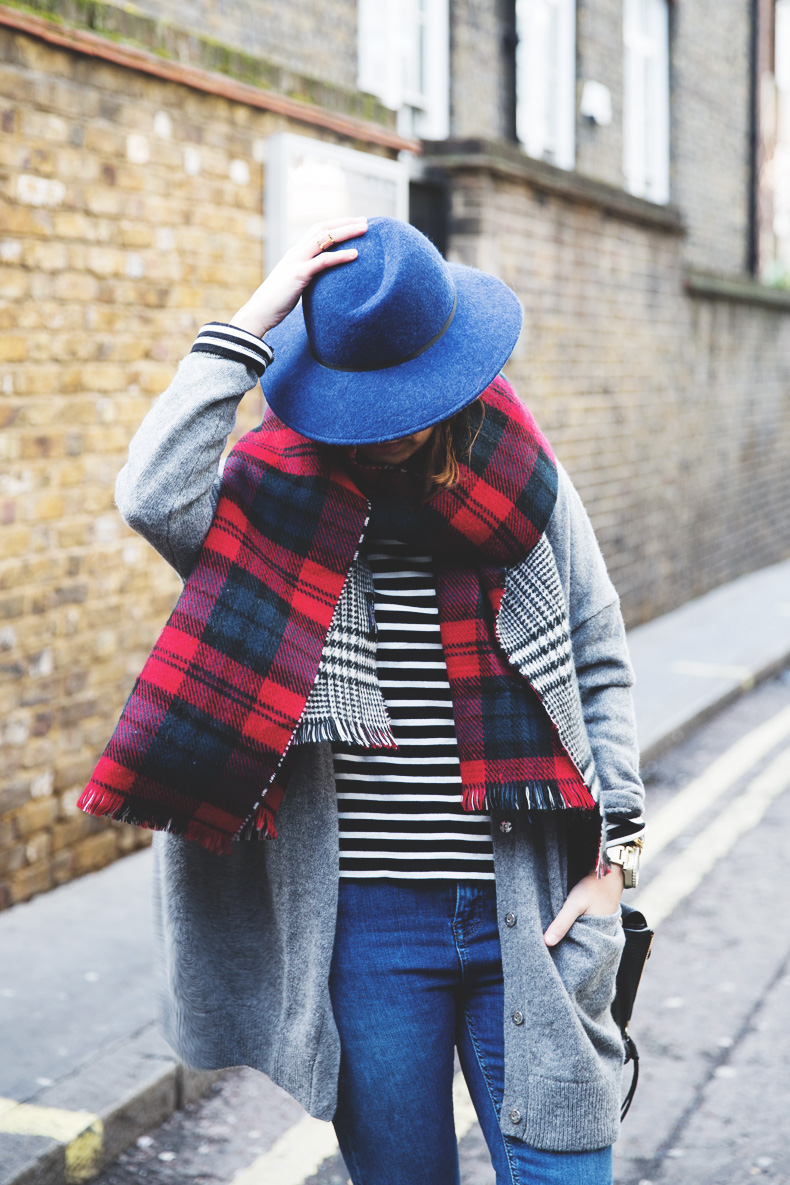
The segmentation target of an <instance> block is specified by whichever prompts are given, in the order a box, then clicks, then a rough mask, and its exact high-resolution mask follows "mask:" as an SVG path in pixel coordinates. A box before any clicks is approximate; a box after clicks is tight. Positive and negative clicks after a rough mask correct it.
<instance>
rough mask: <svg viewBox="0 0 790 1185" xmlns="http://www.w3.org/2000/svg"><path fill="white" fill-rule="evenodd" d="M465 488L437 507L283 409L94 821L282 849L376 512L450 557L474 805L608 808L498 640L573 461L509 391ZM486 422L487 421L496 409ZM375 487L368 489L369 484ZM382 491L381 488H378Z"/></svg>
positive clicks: (494, 408)
mask: <svg viewBox="0 0 790 1185" xmlns="http://www.w3.org/2000/svg"><path fill="white" fill-rule="evenodd" d="M481 398H482V402H483V403H484V405H485V415H484V416H483V420H482V425H481V426H480V431H479V433H478V435H477V438H476V440H475V445H474V448H473V450H472V453H471V456H470V458H469V460H468V463H466V464H462V465H461V474H460V478H459V481H458V483H457V484H456V485H455V486H453V487H452V489H449V490H443V491H441V492H439V493H438V494H437V495H435V496H434V497H433V498H432V499H431V500H430V501H429V502H427V503H424V504H423V503H422V502H421V500H420V498H419V496H418V495H417V494H416V487H414V485H413V484H412V483H413V482H414V480H415V475H413V474H410V473H408V472H407V471H397V472H395V473H393V471H392V470H382V469H381V468H380V467H379V468H377V467H368V466H360V465H357V464H356V463H355V461H354V459H353V457H352V459H351V460H349V458H348V456H347V455H346V454H344V453H343V452H341V451H340V450H333V449H328V448H326V447H325V446H320V445H316V444H315V443H313V442H312V441H310V440H307V439H306V438H305V437H302V436H300V435H298V434H297V433H296V432H293V431H291V429H289V428H286V427H285V426H284V425H283V424H282V423H281V422H280V421H279V420H278V419H277V418H276V417H275V416H274V415H273V414H272V413H271V412H267V414H266V416H265V418H264V421H263V423H262V425H261V427H260V428H259V429H257V430H256V431H254V432H250V433H248V434H247V435H246V436H245V437H243V439H242V440H241V441H239V443H238V444H237V445H236V447H235V448H234V449H233V450H232V452H231V454H230V457H229V458H228V462H227V464H226V466H225V471H224V474H223V480H222V488H221V491H220V499H219V504H218V507H217V512H216V515H215V517H214V521H213V523H212V526H211V529H210V530H209V533H208V535H207V537H206V540H205V543H204V544H203V548H202V550H201V553H200V557H199V559H198V562H197V564H196V566H195V569H194V571H193V572H192V574H191V575H190V577H189V579H188V580H187V582H186V585H185V587H184V591H183V593H182V594H181V597H180V598H179V600H178V603H177V605H176V607H175V609H174V611H173V614H172V616H171V617H170V620H169V621H168V623H167V625H166V626H165V628H164V630H163V631H162V634H161V636H160V638H159V640H158V641H157V643H156V645H155V646H154V649H153V651H152V652H151V655H150V657H149V659H148V661H147V662H146V665H145V667H144V668H143V671H142V673H141V675H140V677H139V679H138V680H137V682H136V683H135V686H134V688H133V690H132V694H131V696H130V697H129V700H128V702H127V704H126V706H125V708H124V711H123V714H122V716H121V719H120V721H119V723H118V726H117V728H116V730H115V732H114V734H113V736H112V738H111V739H110V742H109V744H108V746H107V748H106V750H105V752H104V754H103V756H102V757H101V759H100V761H99V763H98V765H97V767H96V769H95V771H94V773H93V777H92V778H91V781H90V782H89V784H88V786H87V787H86V789H85V791H84V792H83V794H82V797H81V798H80V800H79V806H80V807H81V808H82V809H83V810H85V811H88V812H89V813H91V814H95V815H110V816H111V817H113V818H115V819H123V820H125V821H127V822H130V823H136V824H138V825H142V826H145V827H151V828H154V829H155V830H169V831H173V832H175V833H177V834H181V835H184V836H186V837H187V838H188V839H193V840H196V841H198V842H199V843H201V844H203V845H204V846H205V847H206V848H209V849H210V850H213V851H221V852H226V851H228V850H229V845H230V841H231V840H232V839H233V838H234V837H237V836H238V835H239V834H240V833H241V832H242V831H244V830H245V827H247V829H248V832H249V827H250V824H253V825H254V826H255V827H257V828H258V829H259V830H260V831H261V832H262V833H263V834H267V835H276V831H275V829H274V815H275V813H276V810H277V808H278V806H279V804H280V801H281V797H282V790H281V788H280V787H279V786H278V785H277V782H276V781H275V778H276V775H277V773H278V770H279V769H280V766H281V763H282V761H283V757H284V755H285V753H286V751H287V750H288V747H289V745H290V743H291V740H292V738H293V736H294V733H295V732H296V730H297V726H298V724H299V720H300V718H301V716H302V713H303V711H304V708H305V704H306V703H307V699H308V697H309V695H310V691H311V689H312V687H313V684H314V682H315V678H316V675H317V673H318V668H319V664H320V662H321V656H322V653H323V650H324V645H325V642H326V637H327V633H328V631H329V627H330V624H331V622H332V617H333V614H334V611H335V608H336V606H337V603H338V600H339V598H340V594H341V591H342V589H343V585H344V583H345V580H346V576H347V574H348V571H349V568H350V566H351V564H352V561H353V559H354V556H355V554H356V552H357V549H358V547H359V543H360V541H361V539H362V537H363V534H364V531H365V529H366V523H367V520H368V516H369V512H371V504H370V503H369V502H368V497H370V498H371V501H372V513H373V514H374V515H375V516H376V517H377V519H378V520H379V523H381V522H386V523H387V526H388V529H390V528H391V529H395V530H396V532H397V537H399V538H407V539H413V540H415V541H419V542H420V544H421V545H424V546H427V547H429V548H430V550H431V552H432V553H433V554H434V556H435V560H436V567H437V584H438V592H439V610H440V621H441V631H442V640H443V643H444V650H445V656H446V660H447V669H448V675H449V680H450V686H451V692H452V698H453V707H454V714H455V721H456V730H457V734H458V746H459V751H460V755H461V774H462V780H463V785H464V806H465V808H466V809H469V810H471V809H476V808H480V807H482V806H484V805H486V806H488V807H491V806H517V805H519V794H522V793H523V791H524V787H525V785H529V787H530V794H529V796H528V797H527V799H526V801H528V802H531V803H532V805H533V807H534V805H535V803H536V802H538V803H540V804H541V805H542V806H545V807H577V808H583V809H585V810H590V809H594V808H595V803H594V801H593V799H592V797H591V795H590V794H589V791H588V790H587V789H586V787H585V785H584V782H583V780H582V778H581V775H580V774H579V772H578V771H577V769H576V767H575V766H574V764H573V762H572V761H571V759H570V757H569V756H568V754H567V753H566V752H565V750H564V749H563V747H562V745H561V744H560V741H559V738H558V736H557V733H556V729H555V728H554V727H553V725H552V724H551V722H550V721H549V719H548V716H547V715H546V713H545V712H544V711H543V710H542V708H541V707H540V704H539V701H538V700H537V697H536V696H535V693H534V692H533V691H532V689H531V688H530V686H529V684H528V683H527V682H526V681H525V680H524V679H523V678H522V677H521V676H520V675H518V674H517V673H516V672H515V670H514V669H513V668H512V667H511V666H510V665H509V663H508V660H507V658H506V656H505V655H504V653H503V651H502V649H501V647H500V646H499V644H498V642H497V640H496V635H495V620H496V614H497V612H498V610H499V605H500V602H501V599H502V594H503V590H504V579H505V571H506V568H507V567H509V566H511V565H513V564H516V563H518V562H520V561H522V560H523V559H525V558H526V556H527V555H528V554H529V552H530V551H531V550H532V548H533V547H534V546H535V544H536V543H537V542H538V540H539V539H540V537H541V535H542V533H543V531H544V530H545V528H546V525H547V523H548V521H549V518H550V517H551V513H552V510H553V508H554V502H555V500H556V490H557V477H556V466H555V464H554V460H553V457H552V454H551V451H550V449H549V446H548V444H547V442H546V441H545V440H544V438H543V437H542V435H541V433H540V431H539V430H538V428H537V425H536V424H535V422H534V421H533V419H532V417H531V416H530V415H529V413H528V412H527V411H526V410H525V408H524V407H523V405H522V404H521V402H520V401H519V400H518V398H517V397H516V396H515V394H514V393H513V391H512V389H511V388H510V387H509V385H508V384H507V383H506V382H505V381H504V380H503V379H502V378H499V379H497V380H495V381H494V382H493V383H492V384H491V386H490V387H489V388H488V389H487V390H486V391H485V392H484V394H483V396H482V397H481ZM478 414H479V412H478ZM360 487H361V488H360ZM363 491H364V492H363Z"/></svg>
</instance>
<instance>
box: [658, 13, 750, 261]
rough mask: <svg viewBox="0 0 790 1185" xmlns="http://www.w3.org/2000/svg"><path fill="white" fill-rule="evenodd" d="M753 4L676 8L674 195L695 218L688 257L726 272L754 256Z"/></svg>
mask: <svg viewBox="0 0 790 1185" xmlns="http://www.w3.org/2000/svg"><path fill="white" fill-rule="evenodd" d="M750 7H751V5H750V4H749V3H748V0H695V2H694V3H685V2H682V3H679V4H673V5H672V40H671V51H670V52H671V88H672V116H671V134H672V148H671V157H672V173H671V188H672V199H673V201H674V202H676V203H677V205H678V206H680V208H681V209H682V211H683V213H684V215H685V217H686V219H687V222H688V228H689V233H688V240H687V243H686V248H685V255H686V259H687V260H688V261H689V262H690V263H692V264H693V265H694V266H696V267H701V268H707V269H710V270H713V271H721V272H736V273H737V272H743V271H745V270H746V267H747V259H748V219H749V214H748V210H749V153H750V148H749V53H750V36H751V34H750V28H749V12H750Z"/></svg>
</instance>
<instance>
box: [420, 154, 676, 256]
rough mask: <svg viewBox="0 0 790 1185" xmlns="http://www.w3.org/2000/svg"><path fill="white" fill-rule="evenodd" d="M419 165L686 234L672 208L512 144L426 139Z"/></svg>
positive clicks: (659, 228) (653, 227)
mask: <svg viewBox="0 0 790 1185" xmlns="http://www.w3.org/2000/svg"><path fill="white" fill-rule="evenodd" d="M422 164H423V165H424V166H425V168H426V169H429V170H438V171H439V172H441V171H445V172H448V173H458V172H462V171H472V172H488V173H491V174H493V175H494V176H497V177H502V178H504V179H506V180H509V181H521V182H523V183H524V184H527V185H530V186H531V187H532V188H533V189H536V190H539V191H540V192H542V193H550V194H552V195H554V196H555V197H561V198H565V199H567V200H568V201H572V202H575V203H576V204H577V205H584V206H594V207H596V208H597V209H599V210H602V211H603V212H604V213H605V214H611V215H613V216H614V217H616V218H622V219H624V220H625V221H627V222H636V223H638V224H639V225H640V226H646V227H649V228H651V229H655V230H663V231H667V232H669V233H671V234H678V235H680V234H683V233H684V232H685V224H684V222H683V218H682V216H681V214H680V211H679V210H678V209H677V207H675V206H659V205H656V203H655V202H648V201H646V200H645V199H644V198H639V197H634V196H633V194H630V193H627V192H626V191H625V190H624V189H618V188H616V187H615V186H614V185H607V184H606V183H605V182H603V181H596V180H594V179H593V178H592V177H585V176H584V175H583V174H582V173H576V172H574V171H573V170H572V169H571V170H568V169H560V168H557V166H556V165H550V164H548V163H547V162H546V161H542V160H535V159H534V158H533V157H531V156H527V154H526V153H525V152H524V151H523V150H522V149H521V148H519V147H518V146H517V145H515V144H506V143H503V142H499V141H494V140H434V141H426V142H425V143H424V144H423V157H422Z"/></svg>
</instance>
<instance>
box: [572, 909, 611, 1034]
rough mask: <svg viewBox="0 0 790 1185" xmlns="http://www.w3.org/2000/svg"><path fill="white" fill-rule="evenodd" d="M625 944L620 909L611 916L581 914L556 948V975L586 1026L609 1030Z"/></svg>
mask: <svg viewBox="0 0 790 1185" xmlns="http://www.w3.org/2000/svg"><path fill="white" fill-rule="evenodd" d="M624 943H625V932H624V930H623V926H622V921H621V918H620V910H619V909H618V910H617V913H612V914H582V915H581V917H579V918H577V919H576V921H575V922H574V923H573V925H572V926H571V928H570V930H569V931H568V933H567V934H566V935H565V937H564V938H563V939H562V941H561V942H560V943H559V944H558V946H557V947H556V948H555V949H556V955H555V965H556V968H557V972H558V974H559V976H560V979H561V980H562V982H563V985H564V987H565V990H566V992H567V993H568V995H569V996H570V998H571V1001H572V1002H573V1005H574V1008H575V1010H576V1012H577V1013H578V1014H579V1018H580V1020H582V1023H583V1024H584V1023H585V1021H588V1022H592V1024H594V1025H596V1026H598V1025H601V1024H602V1023H603V1024H604V1027H606V1028H608V1027H609V1025H608V1023H607V1020H608V1019H611V1016H610V1013H609V1009H610V1008H611V1005H612V1000H613V999H614V992H615V980H616V977H617V968H618V967H619V965H620V956H621V954H622V950H623V945H624ZM612 1025H614V1021H613V1020H612ZM585 1027H587V1025H586V1024H585ZM615 1027H616V1026H615Z"/></svg>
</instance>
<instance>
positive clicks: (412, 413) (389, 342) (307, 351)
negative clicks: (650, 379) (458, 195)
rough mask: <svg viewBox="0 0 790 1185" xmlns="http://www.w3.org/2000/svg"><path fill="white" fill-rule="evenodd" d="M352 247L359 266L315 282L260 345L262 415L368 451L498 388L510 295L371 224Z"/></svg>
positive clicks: (513, 318)
mask: <svg viewBox="0 0 790 1185" xmlns="http://www.w3.org/2000/svg"><path fill="white" fill-rule="evenodd" d="M351 245H352V244H348V243H342V244H340V247H341V248H345V247H347V246H351ZM353 246H355V247H356V248H357V250H358V252H359V254H358V256H357V258H356V259H354V260H352V261H351V262H350V263H345V264H343V265H342V266H340V267H334V268H329V269H328V270H326V271H324V272H321V273H320V274H319V275H318V276H316V278H315V279H314V280H313V281H312V282H311V283H310V285H309V286H308V287H307V288H306V289H305V292H304V294H303V297H302V300H301V302H300V304H298V305H297V306H296V308H295V309H294V310H293V311H292V312H291V313H289V314H288V316H287V317H286V318H285V319H284V320H283V321H281V322H280V324H279V325H278V326H276V328H274V329H272V330H271V331H270V332H269V333H268V334H267V335H266V340H267V342H269V344H270V345H271V346H272V347H273V348H274V362H273V363H272V365H271V366H270V367H269V369H268V370H267V371H266V374H265V377H264V379H263V380H262V386H263V390H264V394H265V396H266V401H267V403H268V404H269V406H270V407H271V409H272V411H273V412H274V413H275V415H276V416H277V417H278V418H279V419H281V420H282V421H283V423H285V424H287V426H288V427H289V428H293V429H294V431H296V432H299V433H301V435H303V436H308V437H310V439H311V440H317V441H321V442H323V443H326V444H377V443H379V442H381V441H387V440H395V439H397V438H398V437H400V436H409V435H410V434H411V433H413V432H419V431H420V430H421V429H423V428H429V427H431V426H432V425H433V424H438V423H439V422H440V421H441V420H446V419H447V418H448V417H449V416H451V415H453V414H454V413H455V412H457V411H460V409H461V408H462V407H466V406H467V404H469V403H472V402H473V400H475V399H476V398H477V396H478V395H480V394H481V393H482V392H483V391H484V390H485V389H486V387H487V386H488V385H489V383H491V382H492V381H493V379H494V378H496V376H497V374H498V373H499V371H500V370H501V369H502V367H503V366H504V364H505V363H506V362H507V360H508V358H509V357H510V354H511V353H512V351H513V347H514V346H515V344H516V341H517V340H518V335H519V332H520V330H521V306H520V304H519V302H518V299H517V298H516V295H515V293H513V292H512V291H511V289H510V288H508V287H507V285H505V284H503V283H502V281H501V280H498V279H497V278H496V276H492V275H489V273H488V272H481V271H478V269H477V268H473V267H464V266H463V265H461V264H458V263H447V262H446V261H445V260H444V259H443V258H442V256H441V255H440V254H439V252H438V251H437V250H436V248H435V247H434V245H433V243H431V241H430V239H427V238H426V237H425V235H423V234H421V233H420V232H419V231H418V230H416V229H415V227H413V226H409V224H408V223H405V222H400V221H399V220H398V219H395V218H371V219H370V222H369V223H368V229H367V231H366V232H365V234H364V235H362V236H361V237H360V238H358V239H355V240H354V242H353Z"/></svg>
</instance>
